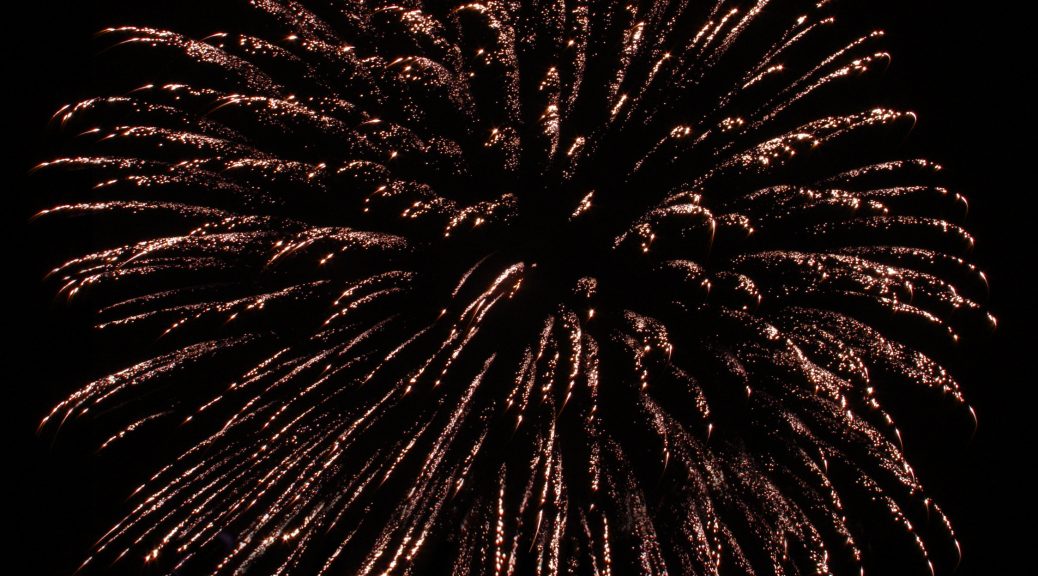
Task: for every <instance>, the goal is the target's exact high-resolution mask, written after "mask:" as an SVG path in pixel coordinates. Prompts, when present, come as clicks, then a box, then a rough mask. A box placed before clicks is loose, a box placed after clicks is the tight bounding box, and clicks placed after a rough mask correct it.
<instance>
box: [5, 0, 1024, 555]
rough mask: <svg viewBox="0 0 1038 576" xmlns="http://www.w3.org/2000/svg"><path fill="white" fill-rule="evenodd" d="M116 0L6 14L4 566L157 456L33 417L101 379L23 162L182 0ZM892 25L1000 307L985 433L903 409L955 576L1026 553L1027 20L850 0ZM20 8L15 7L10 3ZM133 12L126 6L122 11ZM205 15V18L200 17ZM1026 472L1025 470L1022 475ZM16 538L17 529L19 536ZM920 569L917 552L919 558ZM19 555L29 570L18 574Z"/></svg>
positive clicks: (923, 140) (75, 537)
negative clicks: (55, 278) (118, 54)
mask: <svg viewBox="0 0 1038 576" xmlns="http://www.w3.org/2000/svg"><path fill="white" fill-rule="evenodd" d="M127 4H128V3H127V2H116V1H114V0H105V1H99V0H79V1H68V0H58V1H56V0H40V1H37V2H34V3H33V2H30V3H26V4H23V5H22V6H21V7H20V8H21V9H22V10H23V12H22V14H20V15H16V13H13V12H8V13H7V18H5V24H6V25H5V32H4V34H5V42H7V43H8V45H7V46H5V58H4V67H5V72H4V75H3V78H4V79H5V81H4V86H3V92H4V94H5V97H7V98H10V99H11V101H10V102H8V103H6V104H5V106H4V108H3V110H4V115H3V121H4V123H5V126H4V128H5V130H4V132H3V140H4V142H3V144H4V148H6V149H7V151H6V152H5V154H4V156H5V157H4V161H5V162H6V163H7V165H6V166H5V167H4V176H3V178H4V180H3V181H4V182H6V183H7V184H8V185H7V186H5V187H4V188H5V190H4V194H5V199H6V200H8V201H9V202H8V204H7V205H6V209H5V210H4V212H5V216H6V217H8V218H9V222H7V223H6V226H5V228H4V230H5V232H7V233H8V238H7V241H6V245H5V249H4V254H3V256H2V257H3V259H4V260H7V261H8V262H11V261H12V260H13V266H11V267H9V268H8V269H7V270H5V271H3V272H2V274H3V277H4V283H5V284H7V285H8V286H9V287H13V288H14V289H15V290H16V294H15V295H14V296H11V297H9V298H8V299H7V300H6V301H5V303H6V307H5V310H4V312H5V313H4V319H5V320H6V322H5V328H6V329H5V330H4V331H3V334H4V335H5V336H6V337H7V339H8V342H7V343H6V344H4V348H5V358H4V361H5V368H4V371H3V373H4V374H6V375H7V377H6V378H5V379H4V381H3V383H2V386H3V387H4V390H3V393H4V396H0V398H2V399H3V405H4V408H5V410H4V414H5V416H8V418H7V424H8V425H9V426H10V431H9V432H8V434H7V436H6V438H7V439H9V440H10V439H13V440H11V441H10V444H9V445H10V446H11V448H12V449H13V451H14V456H13V458H12V457H8V458H6V459H5V460H6V461H7V465H6V466H5V468H6V472H5V474H4V475H5V476H7V477H9V478H10V479H11V480H13V482H14V483H15V486H14V487H13V488H12V489H10V490H9V491H8V492H7V496H8V499H9V500H10V501H11V504H13V506H14V511H13V512H12V513H10V514H9V515H8V516H7V522H6V523H5V524H6V525H7V527H9V528H13V529H14V531H15V534H14V540H13V544H14V546H13V548H12V550H11V551H10V552H9V553H8V554H7V562H8V563H9V562H11V561H13V562H14V563H15V565H14V567H13V568H10V569H9V570H8V569H5V572H8V573H12V574H44V575H45V574H68V573H71V571H72V570H73V569H74V567H75V565H76V564H77V563H78V561H79V560H80V559H82V558H83V557H84V556H85V553H86V551H87V549H88V548H89V546H90V544H91V543H92V542H93V539H94V538H96V537H97V536H99V535H100V534H103V533H104V532H105V531H106V530H107V528H108V527H110V525H111V524H112V523H113V521H115V520H116V519H117V518H118V517H119V515H120V513H121V512H122V511H123V510H124V509H123V508H121V506H122V505H121V502H122V500H123V498H124V497H125V495H126V493H127V491H126V489H125V487H127V486H135V485H136V484H137V483H138V482H139V481H140V480H142V479H143V477H144V475H143V472H142V470H148V469H149V468H150V464H151V462H150V461H149V454H148V453H147V451H143V452H139V455H137V456H134V458H135V460H139V461H133V462H127V461H125V460H123V459H122V458H126V457H127V456H126V453H125V452H123V453H122V456H120V457H118V458H113V457H93V456H92V450H89V449H86V446H84V445H80V444H83V443H81V442H77V441H76V440H75V439H71V440H70V439H68V438H67V437H61V438H59V439H58V440H55V438H54V437H53V436H52V435H45V436H37V435H36V434H35V428H36V425H37V423H38V422H39V419H40V418H41V417H42V416H43V415H44V414H45V413H46V411H47V410H48V409H49V408H50V407H51V406H52V405H53V404H54V403H55V402H56V401H58V400H59V399H61V398H63V397H64V396H65V395H66V394H67V393H68V392H69V391H70V390H72V389H74V388H75V386H76V385H77V384H79V383H82V382H83V381H84V375H92V374H93V373H94V372H93V371H92V370H91V367H92V366H93V361H92V355H91V349H90V345H89V342H88V341H87V340H86V339H85V332H84V331H83V330H82V329H81V328H80V327H79V325H77V324H76V323H75V322H73V321H70V320H69V318H68V315H67V314H65V313H64V312H63V309H62V308H63V307H62V306H59V305H57V304H56V303H55V302H54V301H53V300H52V294H53V288H52V287H51V286H50V285H46V286H45V285H44V284H43V282H42V281H41V278H42V276H43V274H44V273H45V271H46V270H47V268H48V266H53V265H54V264H55V261H54V260H53V258H52V256H53V254H52V253H48V250H49V248H48V239H47V238H40V237H39V236H40V234H39V232H38V231H37V230H34V229H33V227H32V226H31V225H30V224H29V223H28V220H29V217H30V216H31V215H32V214H33V212H35V211H36V210H38V209H39V208H41V207H42V206H40V205H39V203H38V201H37V200H34V198H33V196H32V195H31V194H30V193H29V192H28V191H30V190H31V189H32V186H31V185H30V184H29V183H28V182H27V176H26V174H27V172H28V170H29V168H31V166H32V165H33V164H35V163H37V162H39V161H41V160H44V159H48V158H49V157H50V156H49V153H48V151H49V149H48V146H49V144H48V142H49V141H48V137H49V135H53V131H52V130H50V129H48V127H47V121H48V118H49V117H50V115H51V114H52V113H53V112H54V111H55V110H56V109H57V108H59V107H60V106H61V105H62V104H64V103H67V102H72V101H75V100H77V99H78V98H80V97H85V96H90V95H95V94H104V93H106V90H105V89H104V87H103V86H95V85H94V84H93V83H92V80H93V78H94V77H93V75H92V62H93V58H94V55H95V54H96V52H97V51H99V50H100V43H98V42H97V41H95V40H94V39H93V33H94V32H96V31H97V30H99V29H101V28H102V27H105V26H108V25H121V24H131V23H138V22H141V21H142V20H141V18H146V17H148V14H149V13H150V12H156V13H157V12H161V11H163V10H170V9H175V7H176V5H177V3H176V2H170V1H148V2H141V3H138V4H134V5H133V8H132V10H130V11H129V12H128V11H127V9H126V7H125V5H127ZM843 4H845V5H851V6H854V5H857V6H856V7H855V8H854V9H855V10H856V11H858V12H862V13H863V15H864V17H866V18H868V19H871V20H872V21H874V22H875V23H876V24H877V25H879V26H882V27H883V28H884V29H886V30H887V31H888V33H889V36H888V39H887V41H886V43H885V46H886V47H887V48H889V50H890V51H891V52H892V53H893V56H894V58H893V61H892V63H891V65H890V67H889V68H888V69H887V71H886V72H885V74H884V78H883V80H882V82H883V84H884V87H883V90H882V95H881V96H880V99H879V100H878V101H877V102H876V103H877V104H890V105H898V106H901V107H907V108H909V109H912V110H915V111H917V112H918V113H919V115H920V120H919V123H918V124H917V126H916V128H915V129H914V130H913V132H912V133H911V134H910V136H909V138H908V141H906V142H905V143H903V144H902V146H903V147H904V148H905V154H904V156H905V157H910V156H913V155H915V154H921V153H922V152H924V151H925V155H926V156H927V157H929V158H931V159H934V160H937V161H939V162H941V163H942V164H944V165H945V166H946V168H947V170H948V176H947V182H948V183H950V184H951V185H952V187H954V188H955V189H956V190H957V191H959V192H962V193H964V194H965V195H966V196H967V197H968V198H969V200H970V205H971V211H970V214H969V216H968V218H967V221H966V224H967V228H968V229H969V230H970V231H971V232H973V233H974V235H975V236H976V237H977V239H978V246H977V249H976V251H975V254H974V257H975V260H976V261H977V262H978V263H979V264H980V265H981V266H982V267H983V269H985V270H986V271H987V272H988V277H989V279H990V281H991V285H992V295H991V299H990V306H991V309H992V310H993V311H994V313H995V314H996V316H997V317H998V319H999V323H1000V326H999V329H998V330H997V332H996V333H995V334H994V335H993V336H990V337H987V338H985V339H982V340H981V341H980V342H979V343H975V344H974V345H973V346H972V347H971V348H970V349H968V350H964V351H963V354H964V355H965V356H964V361H963V362H962V364H963V367H962V368H961V369H960V370H959V371H958V372H957V376H959V377H960V380H962V382H963V385H964V388H965V390H966V393H967V396H968V398H969V400H970V402H971V404H972V405H973V406H974V407H975V408H976V411H977V413H978V415H979V422H980V426H979V428H978V429H977V432H976V433H975V434H971V433H970V432H971V431H966V432H963V430H962V426H961V424H957V422H959V421H960V420H961V419H960V418H956V417H954V416H948V415H947V414H944V410H945V409H946V407H945V408H940V407H935V408H934V409H933V411H932V412H926V413H923V414H921V415H920V417H919V419H918V420H917V421H916V422H915V423H905V422H901V424H902V428H903V429H904V430H905V436H906V449H907V450H908V453H909V459H910V460H911V461H912V462H913V463H914V465H915V468H916V470H917V472H918V473H919V474H920V476H921V477H922V479H923V481H924V483H925V484H926V485H927V486H928V487H929V490H930V492H931V495H932V496H934V498H935V500H936V501H938V502H939V503H941V505H942V506H943V507H944V509H945V511H946V512H947V513H948V514H949V515H950V516H951V518H952V520H953V521H954V524H955V527H956V529H957V531H958V533H959V536H960V540H961V542H962V545H963V549H964V556H963V561H962V564H961V566H960V567H959V569H958V571H957V572H956V574H961V575H979V574H997V573H1000V572H1006V571H1007V570H1011V569H1013V567H1014V566H1016V565H1017V562H1018V561H1019V560H1020V559H1021V558H1031V559H1032V561H1033V556H1034V551H1033V550H1032V549H1031V548H1030V547H1031V544H1030V542H1031V541H1032V534H1031V533H1030V532H1031V527H1030V526H1029V524H1028V521H1029V520H1030V519H1031V518H1032V517H1033V516H1032V514H1031V502H1030V500H1031V496H1032V494H1033V493H1034V492H1033V489H1032V488H1031V487H1030V485H1029V480H1030V478H1029V474H1027V473H1026V472H1025V467H1029V466H1030V465H1031V464H1032V462H1031V461H1030V460H1031V458H1032V457H1033V456H1034V450H1033V445H1032V444H1031V437H1030V434H1029V432H1030V428H1031V426H1030V423H1031V419H1033V418H1034V417H1035V415H1034V414H1033V413H1032V410H1033V409H1032V407H1033V406H1034V404H1033V403H1032V400H1031V395H1032V388H1033V386H1034V377H1033V373H1034V370H1033V368H1032V365H1033V362H1034V359H1033V357H1032V354H1033V351H1032V344H1033V343H1034V341H1035V338H1034V334H1033V330H1034V328H1033V326H1034V324H1033V322H1034V319H1033V317H1032V313H1033V308H1034V297H1033V295H1032V294H1031V291H1032V286H1033V283H1032V281H1031V280H1030V276H1031V275H1032V273H1033V272H1035V266H1036V265H1035V262H1034V260H1033V259H1034V254H1035V252H1034V246H1033V238H1034V237H1035V230H1034V229H1033V228H1034V227H1035V226H1036V225H1038V221H1036V220H1035V217H1034V214H1035V212H1034V211H1033V208H1032V204H1033V203H1034V202H1033V200H1032V198H1033V196H1034V194H1035V190H1034V186H1033V181H1034V179H1033V177H1031V174H1030V173H1031V172H1032V170H1033V167H1034V164H1035V162H1036V159H1035V158H1034V157H1033V155H1034V152H1035V150H1034V138H1035V132H1034V127H1033V113H1034V112H1033V96H1032V94H1031V93H1029V92H1027V89H1026V88H1025V85H1026V84H1027V83H1030V82H1033V81H1034V80H1035V74H1034V68H1033V67H1034V64H1033V62H1032V61H1031V60H1032V59H1033V51H1032V50H1030V47H1031V46H1032V45H1033V43H1034V38H1033V34H1034V32H1033V31H1031V30H1028V29H1027V26H1026V22H1027V17H1026V16H1025V15H1022V14H1021V15H1016V14H1014V13H1013V9H1011V8H1010V9H1007V8H1004V7H1000V8H999V9H997V10H996V9H994V8H987V9H985V8H978V5H977V4H974V3H950V2H940V1H937V0H915V1H907V2H893V1H889V0H888V1H883V2H856V3H855V2H850V1H845V2H843ZM8 10H10V9H8ZM129 14H132V15H129ZM203 18H204V16H203ZM1025 483H1026V484H1025ZM10 538H11V537H10V536H8V537H7V539H8V540H9V541H10ZM913 565H915V564H913ZM19 567H21V569H20V570H19Z"/></svg>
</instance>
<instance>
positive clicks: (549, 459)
mask: <svg viewBox="0 0 1038 576" xmlns="http://www.w3.org/2000/svg"><path fill="white" fill-rule="evenodd" d="M701 4H702V5H701ZM765 8H767V10H765ZM233 12H234V14H233V16H229V17H228V18H227V19H226V20H225V21H224V22H223V24H224V25H226V26H231V28H230V29H227V31H223V32H219V33H215V34H212V35H209V36H205V37H200V38H197V39H196V38H190V37H188V36H186V35H182V34H180V33H177V32H175V31H169V30H163V29H157V28H147V27H125V28H113V29H109V30H106V31H104V34H103V38H104V39H105V40H106V41H110V43H111V45H112V46H113V48H112V51H113V52H121V53H126V54H131V55H132V57H130V60H131V61H133V62H143V63H145V64H146V66H145V67H141V68H137V69H129V70H127V71H126V75H128V76H133V75H135V74H136V75H138V77H139V78H140V80H139V81H138V83H137V84H136V87H135V88H134V89H132V90H130V91H129V92H126V93H124V94H123V95H119V96H110V97H100V98H94V99H90V100H86V101H83V102H79V103H77V104H74V105H70V106H67V107H65V108H63V109H62V110H60V111H59V112H58V114H57V115H56V117H55V118H56V122H60V124H61V125H62V126H63V128H64V129H65V130H66V131H67V132H68V133H70V134H74V135H75V136H74V138H73V139H74V140H75V142H74V144H73V145H74V146H76V147H77V150H78V151H77V152H76V153H73V154H69V155H68V156H66V157H63V158H60V159H57V160H54V161H51V162H47V163H44V164H43V165H41V167H40V172H42V173H44V174H45V175H46V174H50V175H54V177H55V178H61V179H62V182H66V183H72V184H75V183H80V184H81V185H80V186H78V187H76V186H72V189H76V190H79V191H80V193H82V191H83V190H84V189H89V195H88V197H86V198H82V197H80V198H77V199H76V200H75V201H72V202H66V203H64V204H61V205H58V206H55V207H53V208H50V209H48V210H45V211H43V212H42V213H41V215H43V216H46V217H47V218H53V217H55V216H60V215H64V216H65V217H67V218H68V217H73V216H79V217H89V218H90V219H91V221H92V222H98V221H101V222H104V223H105V224H104V225H99V224H95V225H94V226H95V230H98V232H97V236H98V237H99V238H100V240H99V241H101V242H106V243H108V246H107V247H104V248H103V249H100V250H97V251H94V252H91V253H87V254H81V255H79V256H77V257H75V258H72V259H70V260H68V261H67V262H65V263H64V264H62V265H61V266H59V267H58V268H57V269H55V270H54V271H53V273H52V277H53V278H54V279H56V281H58V282H60V294H61V295H62V296H63V297H67V298H68V299H75V300H77V301H85V303H86V305H88V306H90V307H91V308H93V309H96V310H97V311H98V328H99V329H100V330H101V331H102V332H103V333H104V334H112V335H113V336H111V337H112V338H115V339H117V340H118V341H120V342H138V345H137V346H133V347H129V348H130V351H127V353H126V356H127V357H128V359H127V362H126V364H127V365H129V367H126V368H125V369H123V370H121V371H118V372H115V373H113V374H111V375H109V376H107V377H104V378H102V379H99V380H97V381H94V382H91V383H89V384H87V385H86V386H84V387H83V388H82V389H80V390H79V391H77V392H75V393H74V394H72V395H71V396H70V397H69V398H68V399H67V400H65V401H63V402H61V403H60V404H59V405H58V406H56V407H55V408H54V410H53V412H52V413H51V414H50V415H49V416H48V417H47V418H46V419H45V420H44V422H43V427H44V428H49V429H57V427H59V426H60V425H61V424H62V423H63V422H66V421H67V420H69V419H70V418H80V417H83V416H86V415H90V416H94V415H97V418H98V419H104V420H108V421H111V420H117V421H119V422H121V424H120V425H119V427H118V428H117V429H116V430H115V433H114V434H113V435H112V437H111V439H109V440H107V441H106V442H104V443H103V445H102V447H101V448H102V449H109V447H110V446H112V445H114V444H118V443H119V442H121V441H122V440H123V439H124V438H126V437H127V436H130V435H134V434H142V435H147V434H148V433H149V432H148V430H150V429H155V428H156V427H158V426H159V425H160V423H162V422H175V423H177V426H178V427H179V432H178V436H182V437H184V438H187V439H189V440H188V443H187V445H188V447H187V448H186V449H184V450H183V451H180V452H174V453H172V454H171V455H170V460H169V462H168V465H166V466H165V467H163V468H162V469H161V470H159V471H158V472H157V473H156V474H155V475H154V476H153V477H152V478H151V479H150V480H148V481H147V482H146V483H145V484H144V485H143V486H141V488H140V489H139V490H138V492H137V493H136V494H135V495H134V503H133V504H132V505H131V508H130V509H129V512H128V513H127V514H126V516H125V518H124V519H123V520H122V521H121V522H119V523H118V524H117V525H115V526H114V527H113V528H112V529H111V531H110V532H109V533H107V534H106V535H104V536H103V538H101V540H100V541H99V542H98V544H97V546H96V550H95V551H94V552H93V554H92V555H91V557H90V558H89V559H88V560H87V565H88V566H102V567H104V566H108V565H110V564H111V563H112V562H130V561H133V559H139V558H142V557H143V559H144V561H146V562H148V563H151V564H153V565H154V566H156V567H157V569H158V570H159V571H160V572H163V573H177V574H196V573H207V574H224V573H227V574H240V573H244V572H246V571H249V572H250V573H271V574H320V575H323V574H340V573H349V574H397V573H400V574H404V573H438V572H444V573H452V574H489V573H493V574H558V573H567V574H571V573H572V574H578V573H579V574H612V573H616V574H662V573H667V572H669V573H680V574H829V573H844V574H858V573H859V572H860V570H861V568H862V567H863V566H867V565H868V563H869V561H870V560H869V555H870V554H872V553H874V552H870V551H869V550H868V546H866V545H863V544H862V542H863V541H866V542H867V541H869V537H868V534H867V532H868V531H869V530H879V529H883V528H886V527H893V528H896V529H897V530H899V531H901V532H902V533H903V535H904V538H905V539H907V540H908V541H910V542H911V545H912V547H913V548H914V550H915V556H916V558H914V559H912V560H911V561H908V562H907V564H908V565H909V566H910V567H911V568H912V569H916V570H922V571H926V566H927V564H928V563H930V562H931V556H932V555H933V553H932V551H931V550H930V548H931V547H933V546H938V547H947V546H954V535H953V534H952V533H951V528H950V525H949V523H948V522H947V520H946V519H945V518H944V515H943V514H942V513H941V511H940V509H939V508H938V507H937V505H936V504H935V503H934V502H933V501H931V500H930V499H929V498H928V497H927V496H926V495H925V493H924V492H923V491H922V486H921V485H920V483H919V481H918V480H917V478H916V477H915V475H914V474H913V471H912V469H911V468H910V466H909V465H908V463H907V462H906V460H905V458H904V455H903V450H902V448H901V446H900V433H899V432H898V430H897V428H896V427H895V425H894V421H893V418H892V417H891V415H890V413H889V412H888V411H887V410H886V409H885V408H884V407H883V406H882V405H881V402H880V398H883V397H885V396H886V395H893V394H895V393H894V392H891V391H893V390H896V389H898V388H907V387H919V388H928V389H933V390H934V391H936V392H937V393H938V394H943V395H945V396H947V397H949V398H951V399H953V400H954V401H955V402H958V403H963V399H962V395H961V393H960V390H959V387H958V385H957V384H956V382H955V381H954V380H953V379H952V377H951V376H950V375H949V374H948V373H947V372H946V371H945V369H944V368H942V367H941V365H940V364H939V363H938V361H937V360H936V358H937V357H939V356H938V355H939V354H940V351H941V350H947V349H948V348H949V347H950V346H951V345H952V344H953V343H954V341H955V340H957V338H958V335H957V334H958V333H959V332H960V331H961V330H964V329H970V330H972V329H974V328H975V327H976V326H982V325H984V324H985V323H989V322H992V321H993V320H991V319H990V317H989V316H988V315H987V314H986V313H985V311H984V310H983V308H982V307H981V306H980V305H978V304H977V303H976V302H975V301H974V298H975V296H974V297H971V296H970V295H975V294H979V293H982V292H983V285H984V278H983V275H982V274H981V273H980V272H979V271H978V270H977V269H976V268H975V267H974V266H973V265H971V264H969V263H968V262H967V261H965V260H964V259H963V255H964V254H965V252H966V251H967V250H968V249H969V247H970V245H971V244H972V239H971V238H970V236H969V235H968V234H967V233H966V232H965V231H964V230H962V229H961V228H960V227H958V226H956V225H954V224H952V223H950V222H948V221H947V220H948V219H949V218H952V217H953V215H955V214H958V213H961V212H962V210H963V208H964V201H963V200H962V198H961V197H960V196H958V195H957V194H954V193H950V192H948V191H946V190H945V189H943V188H941V187H939V186H936V185H935V184H934V175H933V173H934V172H935V171H936V170H938V169H939V167H938V166H936V165H934V164H932V163H930V162H928V161H925V160H897V159H893V158H890V157H887V155H886V154H887V153H886V152H885V151H886V150H887V149H888V146H887V145H886V144H887V143H888V142H889V141H890V139H891V134H900V133H903V131H904V130H905V128H907V127H909V126H910V125H911V123H912V122H913V121H914V117H913V116H912V115H911V113H906V112H900V111H896V110H889V109H876V108H873V109H864V110H860V111H851V112H847V111H839V110H837V109H836V107H835V104H834V101H846V100H847V99H846V98H845V97H841V98H839V99H837V98H833V97H832V96H833V94H834V93H836V92H837V91H839V90H843V89H845V88H841V86H842V85H843V84H844V83H846V82H848V81H851V80H852V79H854V78H856V77H860V76H862V75H865V74H867V73H869V71H870V70H872V69H873V68H875V67H877V66H880V67H881V66H884V65H885V64H886V61H887V55H886V54H885V53H884V52H882V51H879V50H880V49H879V47H878V43H879V42H880V41H881V37H882V34H881V33H879V32H873V33H869V34H866V35H864V36H861V37H857V36H856V35H853V34H850V33H849V32H848V30H847V29H846V28H843V27H841V26H840V25H838V24H837V23H836V21H835V19H834V18H833V17H832V14H831V12H832V10H831V7H830V6H829V4H828V3H827V2H820V3H817V4H814V3H799V2H791V1H787V2H778V1H775V2H768V1H767V0H759V1H757V2H728V1H724V0H720V1H718V2H716V3H714V4H712V5H710V4H709V3H692V2H688V1H677V0H676V1H665V0H645V1H634V2H630V3H623V2H587V1H580V0H573V1H562V0H560V1H557V2H540V1H534V0H524V1H518V0H515V1H509V0H503V1H493V0H491V1H488V2H483V3H480V2H472V3H452V2H446V3H432V2H430V3H426V2H418V1H403V2H399V3H395V4H394V3H389V2H381V1H379V0H374V1H370V2H352V1H339V0H324V1H313V2H305V3H303V2H293V1H279V0H253V1H252V2H249V3H242V5H241V6H235V7H234V8H233ZM142 83H143V84H144V85H141V84H142ZM64 221H67V220H63V222H64ZM131 354H133V355H135V356H134V357H131ZM927 517H929V518H930V522H929V525H937V526H938V529H933V530H928V531H927V533H928V534H929V536H933V537H932V538H931V537H927V534H924V533H923V532H924V531H922V530H920V529H919V526H923V525H928V523H927V520H926V518H927ZM941 532H943V534H941ZM931 540H934V541H936V542H931ZM879 553H882V551H880V552H879ZM127 557H128V558H129V559H127Z"/></svg>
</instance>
